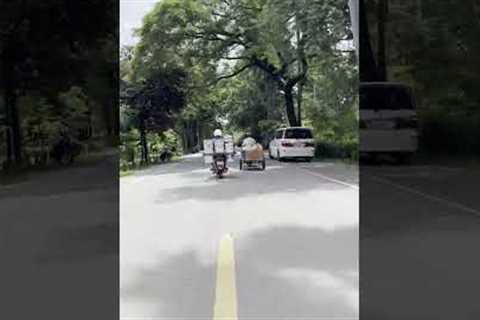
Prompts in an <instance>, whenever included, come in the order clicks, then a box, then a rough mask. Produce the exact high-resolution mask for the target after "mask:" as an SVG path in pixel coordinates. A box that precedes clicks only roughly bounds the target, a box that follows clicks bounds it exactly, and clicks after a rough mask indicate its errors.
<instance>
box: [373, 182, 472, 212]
mask: <svg viewBox="0 0 480 320" xmlns="http://www.w3.org/2000/svg"><path fill="white" fill-rule="evenodd" d="M369 178H370V179H371V180H373V181H376V182H378V183H382V184H385V185H388V186H391V187H394V188H397V189H399V190H402V191H405V192H408V193H411V194H414V195H417V196H420V197H423V198H425V199H427V200H430V201H433V202H438V203H442V204H445V205H447V206H449V207H452V208H456V209H460V210H463V211H465V212H468V213H472V214H474V215H476V216H480V211H479V210H476V209H473V208H470V207H467V206H465V205H463V204H460V203H458V202H454V201H450V200H446V199H443V198H440V197H437V196H433V195H430V194H428V193H424V192H421V191H418V190H416V189H412V188H410V187H407V186H404V185H401V184H396V183H393V182H391V181H389V180H387V179H383V178H380V177H378V176H370V177H369Z"/></svg>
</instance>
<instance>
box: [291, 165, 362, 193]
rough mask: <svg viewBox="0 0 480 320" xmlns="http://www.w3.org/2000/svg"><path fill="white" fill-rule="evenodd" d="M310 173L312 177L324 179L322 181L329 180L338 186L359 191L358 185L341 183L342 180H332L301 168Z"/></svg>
mask: <svg viewBox="0 0 480 320" xmlns="http://www.w3.org/2000/svg"><path fill="white" fill-rule="evenodd" d="M300 169H302V170H304V171H306V172H308V173H310V174H311V175H314V176H317V177H319V178H322V179H325V180H329V181H331V182H335V183H338V184H341V185H344V186H347V187H350V188H352V189H355V190H358V185H355V184H351V183H347V182H345V181H341V180H337V179H334V178H330V177H327V176H326V175H323V174H321V173H318V172H313V171H311V170H308V169H307V168H300Z"/></svg>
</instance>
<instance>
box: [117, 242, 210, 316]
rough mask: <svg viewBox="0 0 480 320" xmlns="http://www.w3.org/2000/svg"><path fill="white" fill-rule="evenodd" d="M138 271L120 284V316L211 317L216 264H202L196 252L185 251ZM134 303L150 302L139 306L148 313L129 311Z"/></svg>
mask: <svg viewBox="0 0 480 320" xmlns="http://www.w3.org/2000/svg"><path fill="white" fill-rule="evenodd" d="M162 260H164V258H163V259H162ZM137 272H138V273H137V274H136V277H135V282H134V283H130V284H128V285H126V286H124V287H121V290H120V310H121V311H120V315H121V317H126V318H128V317H139V318H141V317H147V318H148V317H150V316H152V317H159V316H160V318H165V319H174V318H185V319H186V318H192V319H212V314H213V303H214V294H215V276H216V275H215V266H214V265H213V264H212V265H203V264H202V263H201V262H200V261H199V260H198V258H197V256H196V254H195V252H193V251H187V252H184V253H182V254H179V255H176V256H173V257H170V258H168V259H167V261H166V262H164V263H160V264H159V265H155V266H154V267H152V268H147V269H143V270H138V271H137ZM127 302H128V303H127ZM136 303H140V304H141V305H145V304H146V305H149V308H148V309H142V310H143V312H145V310H149V314H142V313H141V312H137V313H134V314H132V313H131V312H132V311H131V308H132V304H133V305H134V304H136Z"/></svg>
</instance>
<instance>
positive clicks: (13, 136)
mask: <svg viewBox="0 0 480 320" xmlns="http://www.w3.org/2000/svg"><path fill="white" fill-rule="evenodd" d="M7 42H9V40H7ZM14 61H15V51H14V50H13V48H12V45H11V44H7V46H6V47H5V49H4V51H3V55H2V73H3V75H2V78H3V88H4V101H5V109H6V116H7V119H6V120H7V124H8V125H10V128H11V130H10V133H9V135H10V137H9V139H8V142H7V143H9V144H10V145H9V146H8V148H7V150H9V154H8V155H7V162H8V164H11V163H12V162H15V163H17V164H20V163H21V162H22V139H21V132H20V123H19V119H18V110H17V95H16V93H15V87H16V84H15V72H14V64H15V63H14Z"/></svg>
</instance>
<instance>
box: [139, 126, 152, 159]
mask: <svg viewBox="0 0 480 320" xmlns="http://www.w3.org/2000/svg"><path fill="white" fill-rule="evenodd" d="M140 146H141V149H142V164H148V163H149V162H150V159H149V155H148V141H147V132H146V130H145V120H144V119H143V118H141V119H140Z"/></svg>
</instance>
